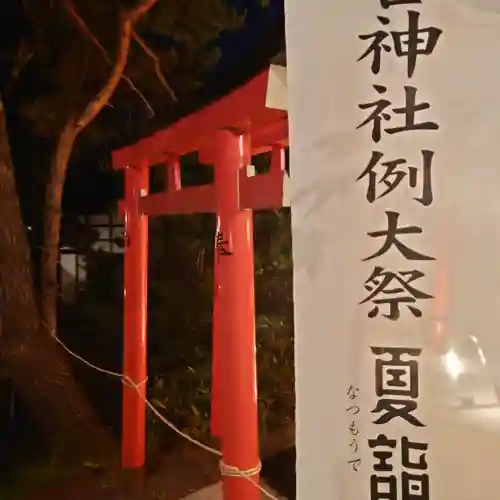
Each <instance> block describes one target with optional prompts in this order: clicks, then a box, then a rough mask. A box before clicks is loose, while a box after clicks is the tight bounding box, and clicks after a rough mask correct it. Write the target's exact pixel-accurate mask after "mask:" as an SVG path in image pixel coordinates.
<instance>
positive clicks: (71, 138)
mask: <svg viewBox="0 0 500 500" xmlns="http://www.w3.org/2000/svg"><path fill="white" fill-rule="evenodd" d="M77 135H78V130H77V128H76V124H75V123H74V122H70V123H68V124H67V125H66V127H65V128H64V130H63V131H62V133H61V135H60V136H59V138H58V140H57V144H56V149H55V153H54V156H53V159H52V163H51V165H50V174H49V180H48V183H47V188H46V192H45V212H44V247H43V257H42V270H41V273H42V297H41V304H42V317H43V319H44V321H45V323H46V325H47V328H48V330H49V332H53V333H56V332H57V302H58V295H59V286H58V282H57V264H58V261H59V239H60V230H61V217H62V213H61V206H62V196H63V191H64V182H65V180H66V171H67V167H68V162H69V158H70V156H71V152H72V150H73V146H74V144H75V140H76V137H77ZM47 333H48V332H47Z"/></svg>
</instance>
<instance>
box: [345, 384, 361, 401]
mask: <svg viewBox="0 0 500 500" xmlns="http://www.w3.org/2000/svg"><path fill="white" fill-rule="evenodd" d="M358 394H359V389H358V388H357V387H354V386H353V385H350V386H349V389H347V397H348V398H349V399H356V398H357V397H358Z"/></svg>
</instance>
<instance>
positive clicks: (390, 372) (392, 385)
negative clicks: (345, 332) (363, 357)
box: [370, 347, 422, 399]
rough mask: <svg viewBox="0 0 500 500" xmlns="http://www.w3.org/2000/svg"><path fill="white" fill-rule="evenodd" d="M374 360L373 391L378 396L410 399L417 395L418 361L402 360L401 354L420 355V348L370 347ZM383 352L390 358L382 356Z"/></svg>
mask: <svg viewBox="0 0 500 500" xmlns="http://www.w3.org/2000/svg"><path fill="white" fill-rule="evenodd" d="M370 349H371V351H372V353H373V354H375V355H376V356H377V359H376V360H375V393H376V394H377V396H378V397H379V398H381V397H384V396H405V397H409V398H412V399H416V398H418V395H419V388H420V383H419V372H418V361H417V360H415V359H409V360H403V359H402V356H404V355H407V356H408V357H411V358H416V357H418V356H420V354H421V352H422V349H416V348H411V347H370ZM384 354H388V355H390V357H391V359H389V360H385V359H383V358H382V356H384Z"/></svg>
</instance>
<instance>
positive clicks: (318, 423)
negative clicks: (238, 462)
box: [286, 0, 500, 500]
mask: <svg viewBox="0 0 500 500" xmlns="http://www.w3.org/2000/svg"><path fill="white" fill-rule="evenodd" d="M495 9H496V11H495ZM286 17H287V65H288V68H287V74H288V91H289V96H288V99H289V113H290V115H289V117H290V127H291V182H292V199H291V206H292V221H293V233H292V236H293V255H294V269H295V270H294V273H295V277H294V280H295V324H296V327H295V337H296V365H295V369H296V396H297V411H296V423H297V486H298V490H297V494H298V496H297V498H298V499H299V500H312V499H314V500H498V499H499V498H500V472H499V471H500V402H499V395H500V3H498V2H494V1H486V0H483V1H482V0H349V1H332V0H308V1H303V0H288V1H287V3H286Z"/></svg>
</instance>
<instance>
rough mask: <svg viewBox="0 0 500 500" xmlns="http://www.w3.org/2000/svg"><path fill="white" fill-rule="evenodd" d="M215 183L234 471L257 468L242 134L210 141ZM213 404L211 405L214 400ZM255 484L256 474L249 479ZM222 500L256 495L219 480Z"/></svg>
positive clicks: (225, 395) (224, 415)
mask: <svg viewBox="0 0 500 500" xmlns="http://www.w3.org/2000/svg"><path fill="white" fill-rule="evenodd" d="M214 144H215V183H216V190H217V212H218V215H219V221H220V225H219V226H220V227H219V234H218V240H217V241H218V243H217V248H216V249H217V251H218V255H219V261H218V266H217V271H218V283H219V307H220V309H219V314H220V317H222V318H223V321H221V322H220V323H219V325H220V331H219V334H220V337H219V339H220V340H221V343H220V345H219V347H220V350H219V352H218V353H216V359H217V360H218V362H219V363H220V366H219V368H218V369H217V371H216V374H218V375H220V384H221V385H220V389H221V399H220V404H221V420H220V423H221V425H222V432H221V434H222V453H223V460H224V463H225V464H227V465H229V466H233V467H237V468H238V469H240V470H248V469H252V468H254V467H255V466H256V465H257V464H258V463H259V445H258V421H257V380H256V360H255V351H256V347H255V299H254V263H253V260H254V255H253V216H252V211H251V210H248V209H247V210H240V207H239V183H238V177H239V175H240V174H241V173H242V172H245V171H246V167H247V161H246V160H247V157H248V152H247V151H245V146H247V145H248V144H245V143H244V138H243V136H242V135H240V134H237V133H234V132H231V131H228V130H221V131H219V132H217V133H216V135H215V139H214ZM216 404H217V401H216ZM252 481H254V482H255V483H258V481H259V475H258V474H256V475H255V476H253V477H252ZM223 491H224V499H225V500H258V499H260V497H261V493H260V491H259V490H258V489H257V488H256V487H255V486H254V485H252V484H251V483H250V482H249V481H248V480H246V479H245V478H241V477H224V478H223Z"/></svg>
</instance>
